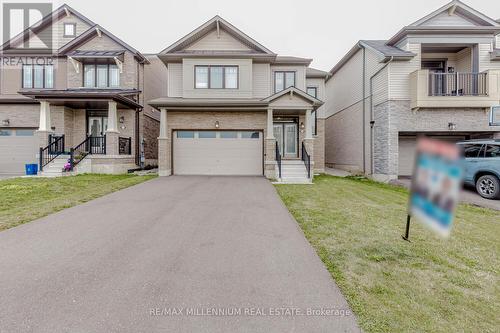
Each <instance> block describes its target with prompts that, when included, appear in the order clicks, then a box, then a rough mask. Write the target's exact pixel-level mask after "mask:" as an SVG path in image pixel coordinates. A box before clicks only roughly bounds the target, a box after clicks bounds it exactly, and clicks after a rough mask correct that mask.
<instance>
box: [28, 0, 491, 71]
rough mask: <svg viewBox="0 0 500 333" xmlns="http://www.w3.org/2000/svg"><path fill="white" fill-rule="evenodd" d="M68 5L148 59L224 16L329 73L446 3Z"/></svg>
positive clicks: (487, 6)
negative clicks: (358, 50) (350, 54)
mask: <svg viewBox="0 0 500 333" xmlns="http://www.w3.org/2000/svg"><path fill="white" fill-rule="evenodd" d="M28 2H29V1H28ZM464 2H465V3H467V4H468V5H469V6H471V7H473V8H475V9H476V10H479V11H480V12H482V13H484V14H486V15H488V16H490V17H492V18H493V19H499V18H500V1H499V0H466V1H464ZM62 3H63V2H60V3H56V4H55V6H58V5H61V4H62ZM66 3H67V4H69V5H70V6H72V7H73V8H74V9H76V10H78V11H79V12H81V13H82V14H83V15H86V16H87V17H88V18H90V19H91V20H93V21H94V22H96V23H98V24H100V25H102V26H103V27H104V28H106V29H107V30H109V31H111V32H112V33H114V34H115V35H117V36H118V37H120V38H122V39H123V40H125V41H126V42H127V43H129V44H130V45H132V46H133V47H134V48H136V49H138V50H139V51H141V52H143V53H157V52H159V51H160V50H162V49H163V48H165V47H167V46H168V45H170V44H172V43H173V42H175V41H176V40H177V39H179V38H181V37H183V36H184V35H186V34H187V33H189V32H191V31H192V30H193V29H195V28H197V27H198V26H199V25H201V24H202V23H204V22H206V21H208V20H209V19H210V18H212V17H213V16H215V15H217V14H218V15H220V16H222V17H223V18H224V19H226V20H227V21H229V22H230V23H232V24H233V25H235V26H236V27H238V28H239V29H240V30H242V31H243V32H245V33H246V34H247V35H249V36H250V37H252V38H254V39H255V40H257V41H258V42H260V43H261V44H263V45H264V46H266V47H267V48H269V49H270V50H272V51H273V52H275V53H277V54H279V55H293V56H299V57H306V58H312V59H314V61H313V63H312V65H311V66H313V67H316V68H319V69H323V70H329V69H331V67H333V65H335V64H336V63H337V62H338V61H339V60H340V58H342V56H343V55H344V54H345V53H346V52H347V51H348V50H349V49H350V48H351V47H352V46H353V45H354V44H355V42H356V41H358V40H359V39H388V38H389V37H391V36H392V35H394V34H395V33H396V32H397V31H398V30H399V29H401V28H402V27H403V26H405V25H408V24H410V23H412V22H414V21H416V20H417V19H419V18H421V17H423V16H425V15H427V14H428V13H430V12H432V11H434V10H436V9H438V8H439V7H441V6H443V5H444V4H446V3H447V1H446V0H411V1H409V0H385V1H379V0H371V1H359V0H345V1H337V0H329V1H328V0H323V1H321V0H306V1H304V0H300V1H298V0H287V1H281V0H246V1H241V0H164V1H147V0H143V1H137V0H136V1H125V0H121V1H119V0H99V1H96V0H67V1H66Z"/></svg>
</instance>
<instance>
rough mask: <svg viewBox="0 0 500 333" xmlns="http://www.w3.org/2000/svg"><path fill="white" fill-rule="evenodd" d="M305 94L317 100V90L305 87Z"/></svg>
mask: <svg viewBox="0 0 500 333" xmlns="http://www.w3.org/2000/svg"><path fill="white" fill-rule="evenodd" d="M307 94H308V95H310V96H312V97H314V98H318V88H316V87H307Z"/></svg>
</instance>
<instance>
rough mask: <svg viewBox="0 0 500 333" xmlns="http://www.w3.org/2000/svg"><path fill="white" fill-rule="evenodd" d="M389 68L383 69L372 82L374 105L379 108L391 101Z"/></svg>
mask: <svg viewBox="0 0 500 333" xmlns="http://www.w3.org/2000/svg"><path fill="white" fill-rule="evenodd" d="M388 80H389V67H388V66H387V67H385V68H384V69H382V70H381V71H380V72H379V73H378V74H377V75H376V76H375V77H374V78H373V81H372V84H373V86H372V89H373V90H372V94H373V105H374V106H377V105H379V104H381V103H383V102H385V101H387V100H388V99H389V84H388V82H389V81H388Z"/></svg>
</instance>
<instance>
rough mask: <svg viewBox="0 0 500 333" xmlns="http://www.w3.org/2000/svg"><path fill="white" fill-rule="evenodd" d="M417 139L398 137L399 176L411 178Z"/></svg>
mask: <svg viewBox="0 0 500 333" xmlns="http://www.w3.org/2000/svg"><path fill="white" fill-rule="evenodd" d="M416 150H417V139H416V138H415V137H402V136H400V137H399V162H398V163H399V166H398V168H399V176H411V175H412V173H413V166H414V164H415V152H416Z"/></svg>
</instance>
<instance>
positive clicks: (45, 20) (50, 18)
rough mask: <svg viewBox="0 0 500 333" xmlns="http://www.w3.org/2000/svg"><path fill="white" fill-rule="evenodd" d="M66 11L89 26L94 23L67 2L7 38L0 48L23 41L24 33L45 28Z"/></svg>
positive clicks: (28, 33) (6, 48) (9, 46)
mask: <svg viewBox="0 0 500 333" xmlns="http://www.w3.org/2000/svg"><path fill="white" fill-rule="evenodd" d="M67 13H71V14H72V15H74V16H76V17H77V18H79V19H80V20H82V21H83V22H85V23H87V24H88V25H90V26H93V25H95V23H94V22H92V21H91V20H90V19H88V18H87V17H85V16H84V15H83V14H81V13H79V12H78V11H76V10H75V9H73V8H71V7H70V6H68V5H67V4H63V5H62V6H60V7H59V8H57V9H55V10H54V11H53V12H52V13H50V14H48V15H46V16H44V17H43V18H42V19H41V20H39V21H38V22H36V23H34V24H32V25H31V26H29V27H28V28H26V29H25V30H23V31H21V32H20V33H19V34H17V35H16V36H14V37H12V38H11V39H9V40H8V41H6V42H5V43H4V44H3V45H2V46H1V48H0V49H1V50H8V49H10V48H11V45H16V44H17V43H19V42H21V41H23V40H24V38H25V36H26V35H28V36H29V35H30V34H33V33H37V32H39V31H41V30H43V29H45V28H46V27H47V26H49V25H50V24H53V22H55V21H57V20H59V19H60V18H62V17H63V16H65V15H67Z"/></svg>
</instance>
